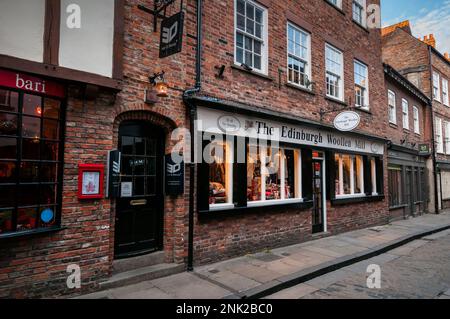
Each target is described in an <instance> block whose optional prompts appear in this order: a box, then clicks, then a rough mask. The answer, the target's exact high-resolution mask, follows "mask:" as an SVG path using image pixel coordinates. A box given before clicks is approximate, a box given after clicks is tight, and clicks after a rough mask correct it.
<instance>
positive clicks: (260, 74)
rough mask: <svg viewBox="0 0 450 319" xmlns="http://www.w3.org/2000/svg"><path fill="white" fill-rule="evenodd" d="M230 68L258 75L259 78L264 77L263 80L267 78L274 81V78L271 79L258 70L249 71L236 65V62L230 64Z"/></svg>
mask: <svg viewBox="0 0 450 319" xmlns="http://www.w3.org/2000/svg"><path fill="white" fill-rule="evenodd" d="M231 68H232V69H235V70H239V71H242V72H245V73H247V74H251V75H254V76H257V77H260V78H262V79H264V80H267V81H274V80H273V79H272V78H271V77H269V76H268V75H265V74H263V73H260V72H257V71H249V70H246V69H244V68H243V67H242V66H240V65H237V64H232V65H231Z"/></svg>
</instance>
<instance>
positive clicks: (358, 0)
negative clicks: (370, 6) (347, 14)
mask: <svg viewBox="0 0 450 319" xmlns="http://www.w3.org/2000/svg"><path fill="white" fill-rule="evenodd" d="M352 8H353V20H354V21H355V22H356V23H358V24H360V25H361V26H363V27H365V26H366V0H353V5H352Z"/></svg>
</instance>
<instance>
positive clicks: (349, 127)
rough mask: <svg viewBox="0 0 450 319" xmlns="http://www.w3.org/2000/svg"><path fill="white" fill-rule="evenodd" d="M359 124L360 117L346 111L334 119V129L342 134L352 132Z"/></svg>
mask: <svg viewBox="0 0 450 319" xmlns="http://www.w3.org/2000/svg"><path fill="white" fill-rule="evenodd" d="M360 122H361V117H360V116H359V114H358V113H356V112H351V111H346V112H342V113H340V114H338V115H337V116H336V118H335V119H334V127H335V128H336V129H338V130H339V131H342V132H349V131H353V130H354V129H355V128H357V127H358V125H359V123H360Z"/></svg>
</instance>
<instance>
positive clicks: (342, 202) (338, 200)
mask: <svg viewBox="0 0 450 319" xmlns="http://www.w3.org/2000/svg"><path fill="white" fill-rule="evenodd" d="M384 198H385V196H384V195H376V196H359V197H344V198H335V199H332V200H331V204H332V205H334V206H338V205H347V204H357V203H365V202H376V201H382V200H384Z"/></svg>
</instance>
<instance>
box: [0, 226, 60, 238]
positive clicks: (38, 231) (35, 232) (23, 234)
mask: <svg viewBox="0 0 450 319" xmlns="http://www.w3.org/2000/svg"><path fill="white" fill-rule="evenodd" d="M64 229H67V227H60V226H57V227H51V228H42V229H33V230H27V231H20V232H14V233H6V234H0V240H4V239H10V238H24V237H32V236H37V235H45V234H51V233H56V232H59V231H62V230H64Z"/></svg>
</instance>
